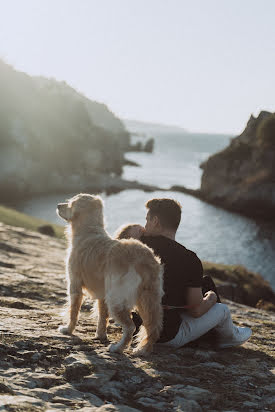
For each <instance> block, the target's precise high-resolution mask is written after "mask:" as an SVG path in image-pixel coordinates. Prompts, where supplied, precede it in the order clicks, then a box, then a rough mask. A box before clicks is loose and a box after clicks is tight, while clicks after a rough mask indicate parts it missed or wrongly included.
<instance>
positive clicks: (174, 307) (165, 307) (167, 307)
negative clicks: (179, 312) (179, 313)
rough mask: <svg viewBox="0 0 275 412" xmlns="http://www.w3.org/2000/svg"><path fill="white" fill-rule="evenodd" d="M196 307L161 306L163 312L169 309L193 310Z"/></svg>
mask: <svg viewBox="0 0 275 412" xmlns="http://www.w3.org/2000/svg"><path fill="white" fill-rule="evenodd" d="M196 306H198V305H185V306H170V305H162V307H163V309H164V310H170V309H193V308H195V307H196Z"/></svg>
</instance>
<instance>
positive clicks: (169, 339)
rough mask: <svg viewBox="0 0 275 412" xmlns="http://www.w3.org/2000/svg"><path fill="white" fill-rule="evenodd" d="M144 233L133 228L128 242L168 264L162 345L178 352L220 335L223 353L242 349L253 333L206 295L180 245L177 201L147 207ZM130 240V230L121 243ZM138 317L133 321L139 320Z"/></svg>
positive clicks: (193, 261) (196, 262)
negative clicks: (140, 244) (136, 241)
mask: <svg viewBox="0 0 275 412" xmlns="http://www.w3.org/2000/svg"><path fill="white" fill-rule="evenodd" d="M146 207H147V209H148V213H147V216H146V226H145V230H144V229H143V228H142V227H141V226H139V225H133V226H129V227H128V229H127V231H128V233H127V237H135V238H139V239H140V240H141V241H142V242H143V243H145V244H146V245H148V246H149V247H150V248H152V249H153V250H154V252H155V254H156V255H157V256H159V257H160V258H161V261H162V263H163V264H164V296H163V300H162V303H163V307H164V319H163V330H162V333H161V337H160V339H159V341H158V342H159V343H165V344H166V345H169V346H172V347H175V348H178V347H180V346H183V345H185V344H186V343H188V342H191V341H193V340H195V339H197V338H199V337H200V336H202V335H204V334H206V333H207V332H208V331H209V330H211V329H213V328H214V329H215V331H216V332H217V336H218V339H219V341H218V345H219V347H222V348H225V347H231V346H236V345H241V344H242V343H244V342H245V341H247V340H248V339H249V338H250V336H251V333H252V332H251V329H250V328H243V327H237V326H234V324H233V322H232V319H231V315H230V310H229V308H228V306H227V305H225V304H222V303H217V295H216V293H215V292H214V291H208V292H206V293H205V294H204V296H203V294H202V287H203V268H202V264H201V261H200V259H199V258H198V257H197V255H196V254H195V253H194V252H192V251H191V250H188V249H186V248H185V247H184V246H183V245H181V244H180V243H178V242H176V241H175V235H176V231H177V229H178V226H179V223H180V220H181V206H180V204H179V203H178V202H176V201H174V200H172V199H152V200H149V201H148V202H147V204H146ZM124 236H125V237H126V229H124V231H122V232H120V234H119V235H118V237H120V238H121V237H124ZM135 319H136V317H135V316H134V320H135Z"/></svg>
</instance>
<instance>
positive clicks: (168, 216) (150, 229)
mask: <svg viewBox="0 0 275 412" xmlns="http://www.w3.org/2000/svg"><path fill="white" fill-rule="evenodd" d="M145 206H146V207H147V209H148V212H147V216H146V225H145V231H146V235H153V236H154V235H160V234H163V235H165V234H172V236H173V234H174V235H175V233H176V231H177V229H178V226H179V224H180V219H181V205H180V203H179V202H177V201H176V200H173V199H165V198H164V199H151V200H148V202H147V203H146V205H145Z"/></svg>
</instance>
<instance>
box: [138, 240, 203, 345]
mask: <svg viewBox="0 0 275 412" xmlns="http://www.w3.org/2000/svg"><path fill="white" fill-rule="evenodd" d="M140 240H141V242H143V243H145V244H146V245H147V246H149V247H150V248H151V249H153V251H154V252H155V255H157V256H159V257H160V259H161V262H162V263H163V264H164V275H163V280H164V282H163V289H164V296H163V298H162V304H163V305H169V306H184V305H186V289H187V288H188V287H193V288H200V287H202V277H203V268H202V264H201V261H200V259H199V258H198V257H197V255H196V254H195V253H194V252H192V251H191V250H188V249H186V248H185V247H184V246H183V245H181V244H180V243H178V242H176V241H175V240H172V239H169V238H167V237H164V236H142V237H141V239H140ZM182 311H183V309H164V311H163V312H164V316H163V329H162V332H161V336H160V339H159V342H167V341H169V340H171V339H173V338H174V337H175V336H176V334H177V332H178V330H179V326H180V323H181V318H180V313H181V312H182Z"/></svg>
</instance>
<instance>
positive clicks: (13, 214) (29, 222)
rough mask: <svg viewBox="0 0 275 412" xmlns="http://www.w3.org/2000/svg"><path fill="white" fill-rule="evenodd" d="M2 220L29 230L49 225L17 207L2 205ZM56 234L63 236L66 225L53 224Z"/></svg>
mask: <svg viewBox="0 0 275 412" xmlns="http://www.w3.org/2000/svg"><path fill="white" fill-rule="evenodd" d="M0 222H2V223H5V224H6V225H10V226H17V227H22V228H24V229H28V230H34V231H38V228H39V227H40V226H42V225H48V224H49V223H48V222H46V221H45V220H42V219H38V218H36V217H33V216H29V215H26V214H25V213H21V212H18V211H17V210H15V209H12V208H9V207H5V206H1V205H0ZM51 226H52V227H53V229H54V231H55V233H56V236H57V237H58V238H62V237H63V236H64V227H63V226H61V225H55V224H51Z"/></svg>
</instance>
